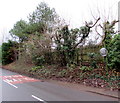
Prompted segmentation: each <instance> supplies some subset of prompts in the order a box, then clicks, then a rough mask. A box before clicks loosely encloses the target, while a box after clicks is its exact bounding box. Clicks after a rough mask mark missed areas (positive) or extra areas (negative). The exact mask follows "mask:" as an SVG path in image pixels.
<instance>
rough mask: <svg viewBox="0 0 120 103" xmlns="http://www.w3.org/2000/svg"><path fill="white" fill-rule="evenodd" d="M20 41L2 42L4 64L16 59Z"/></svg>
mask: <svg viewBox="0 0 120 103" xmlns="http://www.w3.org/2000/svg"><path fill="white" fill-rule="evenodd" d="M17 49H18V43H17V42H15V41H10V40H9V41H8V43H3V44H2V64H3V65H6V64H9V63H12V62H13V61H15V60H16V58H17V56H18V55H17V54H18V51H17Z"/></svg>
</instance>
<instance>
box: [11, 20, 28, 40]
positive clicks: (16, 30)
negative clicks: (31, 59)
mask: <svg viewBox="0 0 120 103" xmlns="http://www.w3.org/2000/svg"><path fill="white" fill-rule="evenodd" d="M27 26H28V24H27V23H26V21H24V20H20V21H18V22H16V24H15V25H14V27H13V29H11V30H10V34H11V35H12V36H13V37H18V38H19V41H20V42H22V41H24V40H27V38H28V34H27V33H26V27H27Z"/></svg>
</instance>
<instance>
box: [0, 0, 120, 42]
mask: <svg viewBox="0 0 120 103" xmlns="http://www.w3.org/2000/svg"><path fill="white" fill-rule="evenodd" d="M41 1H44V2H46V3H47V4H48V5H49V6H50V7H52V8H55V10H56V12H57V13H58V14H59V15H60V17H61V18H64V19H65V20H66V22H67V23H68V24H70V26H71V27H80V26H81V25H83V23H84V21H90V20H94V19H93V16H92V14H93V15H94V16H95V17H98V16H99V15H98V14H99V13H98V11H100V14H101V15H103V16H105V17H104V19H105V18H106V17H107V16H108V15H109V18H112V19H115V18H117V9H118V1H119V0H1V1H0V42H1V41H2V35H4V37H5V38H6V37H8V38H9V33H8V31H9V30H10V29H11V28H12V27H13V26H14V24H15V23H16V22H17V21H19V20H20V19H23V20H27V16H28V15H29V14H30V13H32V12H33V11H34V10H35V9H36V6H38V4H40V2H41ZM91 12H92V13H91ZM106 19H107V18H106Z"/></svg>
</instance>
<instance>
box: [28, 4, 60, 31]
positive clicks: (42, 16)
mask: <svg viewBox="0 0 120 103" xmlns="http://www.w3.org/2000/svg"><path fill="white" fill-rule="evenodd" d="M28 18H29V21H30V24H36V23H37V24H39V23H42V24H43V25H44V31H45V30H50V29H51V27H52V26H53V24H55V23H56V20H57V18H58V16H57V13H56V12H55V9H54V8H52V9H51V8H50V7H49V6H48V5H47V4H46V3H45V2H41V3H40V4H39V5H38V7H37V8H36V10H35V11H34V12H33V13H32V14H30V15H29V17H28Z"/></svg>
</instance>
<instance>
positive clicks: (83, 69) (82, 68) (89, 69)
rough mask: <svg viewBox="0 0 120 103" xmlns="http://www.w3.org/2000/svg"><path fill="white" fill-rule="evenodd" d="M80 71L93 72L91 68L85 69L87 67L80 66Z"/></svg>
mask: <svg viewBox="0 0 120 103" xmlns="http://www.w3.org/2000/svg"><path fill="white" fill-rule="evenodd" d="M80 70H82V71H91V70H93V68H90V67H87V66H82V67H80Z"/></svg>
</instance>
